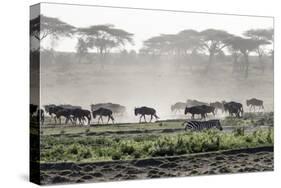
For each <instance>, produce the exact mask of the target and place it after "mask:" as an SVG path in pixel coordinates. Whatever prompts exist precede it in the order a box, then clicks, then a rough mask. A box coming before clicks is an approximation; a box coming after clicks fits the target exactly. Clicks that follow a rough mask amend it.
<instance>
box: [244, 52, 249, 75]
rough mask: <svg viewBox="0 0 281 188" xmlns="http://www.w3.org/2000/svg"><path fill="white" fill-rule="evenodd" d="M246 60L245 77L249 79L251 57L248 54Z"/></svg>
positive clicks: (245, 55)
mask: <svg viewBox="0 0 281 188" xmlns="http://www.w3.org/2000/svg"><path fill="white" fill-rule="evenodd" d="M244 58H245V73H244V77H245V78H246V79H247V78H248V76H249V56H248V54H247V53H245V54H244Z"/></svg>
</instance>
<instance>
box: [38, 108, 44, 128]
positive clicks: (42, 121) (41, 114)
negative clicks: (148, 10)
mask: <svg viewBox="0 0 281 188" xmlns="http://www.w3.org/2000/svg"><path fill="white" fill-rule="evenodd" d="M36 114H37V118H38V121H40V123H41V125H43V124H44V121H45V114H44V110H43V109H38V110H37V112H36Z"/></svg>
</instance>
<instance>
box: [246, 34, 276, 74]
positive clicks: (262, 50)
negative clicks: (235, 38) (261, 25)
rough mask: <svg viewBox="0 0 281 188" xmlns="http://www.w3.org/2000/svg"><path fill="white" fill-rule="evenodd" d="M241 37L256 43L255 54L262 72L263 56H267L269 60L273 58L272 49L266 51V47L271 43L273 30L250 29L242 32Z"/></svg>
mask: <svg viewBox="0 0 281 188" xmlns="http://www.w3.org/2000/svg"><path fill="white" fill-rule="evenodd" d="M243 35H244V36H245V37H248V38H251V39H253V40H255V41H256V43H257V45H256V49H255V52H256V53H257V55H258V57H259V63H260V64H261V67H262V72H264V63H263V56H264V55H269V56H271V58H272V57H273V56H272V54H273V49H270V50H269V51H268V52H267V51H266V46H268V45H270V44H272V43H273V29H250V30H247V31H246V32H244V33H243Z"/></svg>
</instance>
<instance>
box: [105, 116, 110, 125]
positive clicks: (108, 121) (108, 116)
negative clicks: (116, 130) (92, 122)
mask: <svg viewBox="0 0 281 188" xmlns="http://www.w3.org/2000/svg"><path fill="white" fill-rule="evenodd" d="M110 119H111V118H110V115H109V116H108V119H107V123H106V124H108V122H109V120H110Z"/></svg>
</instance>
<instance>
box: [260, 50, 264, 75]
mask: <svg viewBox="0 0 281 188" xmlns="http://www.w3.org/2000/svg"><path fill="white" fill-rule="evenodd" d="M259 64H260V67H261V71H262V73H264V68H265V67H264V63H263V60H262V55H261V54H259Z"/></svg>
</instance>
